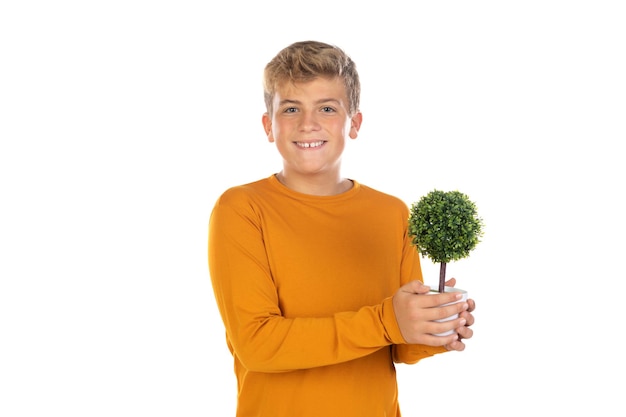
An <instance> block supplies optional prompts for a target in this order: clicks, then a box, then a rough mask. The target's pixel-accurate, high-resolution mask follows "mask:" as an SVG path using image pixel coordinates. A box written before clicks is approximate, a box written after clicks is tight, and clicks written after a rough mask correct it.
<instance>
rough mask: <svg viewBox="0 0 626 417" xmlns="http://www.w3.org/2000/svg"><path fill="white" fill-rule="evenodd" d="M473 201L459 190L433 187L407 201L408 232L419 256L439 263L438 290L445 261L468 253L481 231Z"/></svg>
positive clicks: (443, 280) (444, 275)
mask: <svg viewBox="0 0 626 417" xmlns="http://www.w3.org/2000/svg"><path fill="white" fill-rule="evenodd" d="M483 227H484V224H483V220H482V219H481V218H480V217H478V214H477V210H476V205H475V204H474V203H473V202H472V201H470V199H469V198H468V196H467V195H465V194H463V193H461V192H459V191H448V192H444V191H440V190H436V189H435V190H433V191H431V192H429V193H428V194H427V195H425V196H423V197H422V198H421V199H420V200H419V201H418V202H416V203H413V204H412V205H411V212H410V216H409V236H410V237H411V238H412V243H413V244H414V245H415V247H416V249H418V250H419V251H420V252H421V254H422V256H423V257H428V258H430V259H431V260H432V261H433V262H434V263H439V264H440V268H439V292H441V293H442V292H445V280H446V264H447V263H449V262H451V261H456V260H459V259H462V258H465V257H467V256H468V255H469V253H470V251H472V250H473V249H474V248H475V247H476V245H477V244H478V242H480V237H482V235H483Z"/></svg>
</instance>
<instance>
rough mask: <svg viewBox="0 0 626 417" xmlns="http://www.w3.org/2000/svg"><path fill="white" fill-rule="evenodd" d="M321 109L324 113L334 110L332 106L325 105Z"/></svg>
mask: <svg viewBox="0 0 626 417" xmlns="http://www.w3.org/2000/svg"><path fill="white" fill-rule="evenodd" d="M322 111H323V112H325V113H330V112H334V111H335V109H333V108H332V107H329V106H326V107H322Z"/></svg>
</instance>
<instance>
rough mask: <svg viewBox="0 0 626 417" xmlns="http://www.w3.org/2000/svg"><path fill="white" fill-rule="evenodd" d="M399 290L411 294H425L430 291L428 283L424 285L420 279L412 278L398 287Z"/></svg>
mask: <svg viewBox="0 0 626 417" xmlns="http://www.w3.org/2000/svg"><path fill="white" fill-rule="evenodd" d="M400 291H402V292H408V293H411V294H427V293H428V292H429V291H430V287H429V286H428V285H424V283H423V282H422V281H419V280H414V281H410V282H407V283H406V284H404V285H403V286H402V287H400Z"/></svg>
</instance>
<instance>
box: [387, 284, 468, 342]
mask: <svg viewBox="0 0 626 417" xmlns="http://www.w3.org/2000/svg"><path fill="white" fill-rule="evenodd" d="M455 282H456V281H454V279H451V280H450V281H448V283H452V284H454V283H455ZM429 291H430V287H429V286H427V285H424V284H423V283H421V282H420V281H411V282H409V283H407V284H406V285H403V286H402V287H400V289H399V290H398V291H397V292H396V294H395V295H394V296H393V309H394V312H395V314H396V320H397V322H398V327H400V332H401V333H402V337H403V338H404V340H405V341H406V342H407V343H411V344H423V345H428V346H445V347H446V348H447V349H448V350H463V349H464V347H465V345H464V344H463V342H460V341H458V339H459V335H460V336H461V337H465V338H469V337H471V336H472V335H471V330H470V329H468V328H467V327H465V326H466V324H467V323H468V319H471V321H472V323H473V320H474V318H473V316H472V315H471V314H469V313H468V312H467V310H468V309H469V308H470V307H469V303H467V302H465V303H456V304H451V305H448V306H445V307H442V304H446V303H451V302H454V301H458V300H459V299H460V297H461V294H459V293H444V294H439V293H437V294H428V292H429ZM472 305H473V301H472ZM453 314H459V318H457V319H454V320H450V321H445V322H436V321H435V320H439V319H443V318H446V317H449V316H451V315H453ZM453 329H456V330H457V332H459V333H458V334H457V333H452V334H451V335H448V336H434V335H433V334H434V333H443V332H445V331H448V330H453Z"/></svg>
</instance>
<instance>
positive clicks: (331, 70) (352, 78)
mask: <svg viewBox="0 0 626 417" xmlns="http://www.w3.org/2000/svg"><path fill="white" fill-rule="evenodd" d="M318 77H327V78H334V77H340V78H341V79H342V80H343V82H344V85H345V87H346V94H347V95H348V107H349V109H348V110H349V111H350V114H351V115H354V114H355V113H356V112H358V111H359V101H360V97H361V84H360V82H359V74H358V72H357V70H356V64H355V63H354V61H352V59H351V58H350V57H349V56H348V55H347V54H346V53H345V52H344V51H342V50H341V49H340V48H338V47H336V46H334V45H329V44H327V43H323V42H317V41H303V42H296V43H293V44H291V45H289V46H288V47H286V48H284V49H283V50H281V51H280V52H279V53H278V54H277V55H276V56H275V57H274V58H273V59H272V60H271V61H270V62H269V63H268V64H267V65H266V66H265V71H264V73H263V93H264V98H265V107H266V108H267V111H268V112H269V113H271V112H272V102H273V100H274V95H275V94H276V89H277V88H279V87H280V86H281V85H284V84H285V83H287V82H293V83H295V82H307V81H312V80H313V79H315V78H318Z"/></svg>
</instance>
